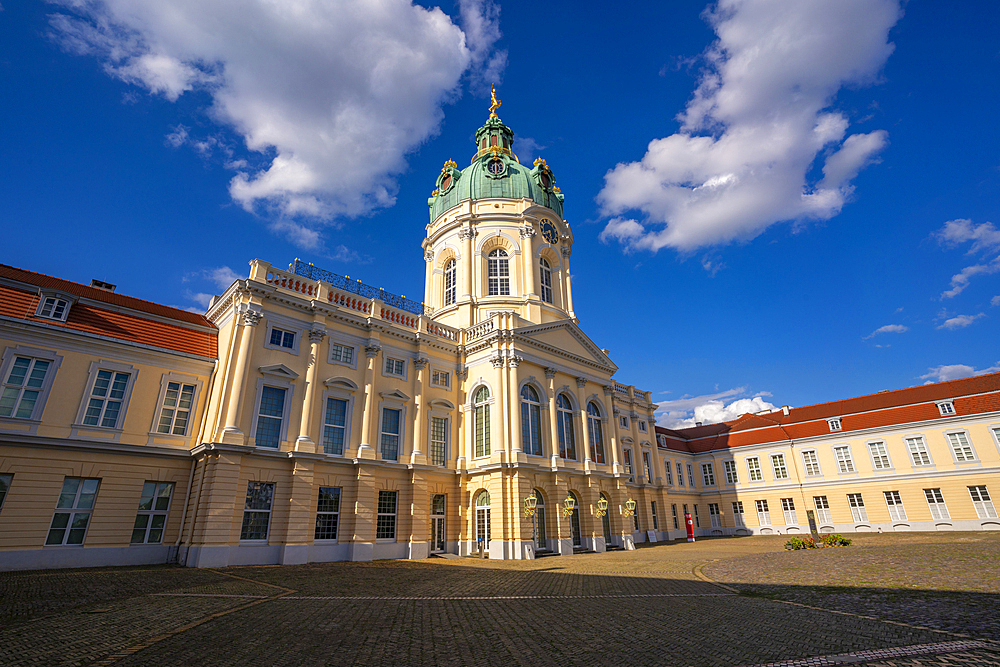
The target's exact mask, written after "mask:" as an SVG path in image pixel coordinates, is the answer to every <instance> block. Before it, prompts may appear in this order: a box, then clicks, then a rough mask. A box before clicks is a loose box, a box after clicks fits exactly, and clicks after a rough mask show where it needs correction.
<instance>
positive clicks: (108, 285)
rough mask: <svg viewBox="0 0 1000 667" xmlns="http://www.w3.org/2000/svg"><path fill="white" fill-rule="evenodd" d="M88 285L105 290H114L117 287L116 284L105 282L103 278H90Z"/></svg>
mask: <svg viewBox="0 0 1000 667" xmlns="http://www.w3.org/2000/svg"><path fill="white" fill-rule="evenodd" d="M90 286H91V287H96V288H97V289H102V290H104V291H105V292H114V291H115V288H116V287H118V285H112V284H111V283H106V282H104V281H103V280H98V279H97V278H93V279H91V281H90Z"/></svg>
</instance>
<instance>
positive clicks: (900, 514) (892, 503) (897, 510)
mask: <svg viewBox="0 0 1000 667" xmlns="http://www.w3.org/2000/svg"><path fill="white" fill-rule="evenodd" d="M882 495H884V496H885V504H886V507H888V508H889V519H890V520H892V521H906V510H905V509H903V499H902V498H901V497H900V495H899V491H883V492H882Z"/></svg>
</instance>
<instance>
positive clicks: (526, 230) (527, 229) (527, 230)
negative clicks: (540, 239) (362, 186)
mask: <svg viewBox="0 0 1000 667" xmlns="http://www.w3.org/2000/svg"><path fill="white" fill-rule="evenodd" d="M518 232H519V233H520V235H521V238H522V239H523V238H526V237H533V236H534V235H535V234H537V232H536V231H535V228H534V227H532V226H531V225H525V226H524V227H521V228H519V229H518Z"/></svg>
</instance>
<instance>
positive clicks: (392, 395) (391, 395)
mask: <svg viewBox="0 0 1000 667" xmlns="http://www.w3.org/2000/svg"><path fill="white" fill-rule="evenodd" d="M379 396H381V397H382V398H388V399H392V400H395V401H408V400H410V397H409V396H407V395H406V394H404V393H403V392H401V391H400V390H398V389H393V390H392V391H381V392H379Z"/></svg>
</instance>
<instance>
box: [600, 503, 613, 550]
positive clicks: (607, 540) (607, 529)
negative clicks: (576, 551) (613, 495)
mask: <svg viewBox="0 0 1000 667" xmlns="http://www.w3.org/2000/svg"><path fill="white" fill-rule="evenodd" d="M601 500H603V501H604V502H606V503H607V506H608V507H611V502H610V501H609V500H608V497H607V496H606V495H604V494H603V493H602V494H601ZM601 523H602V524H603V525H604V544H605V545H609V544H611V514H610V513H608V512H607V511H605V512H604V516H602V517H601Z"/></svg>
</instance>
